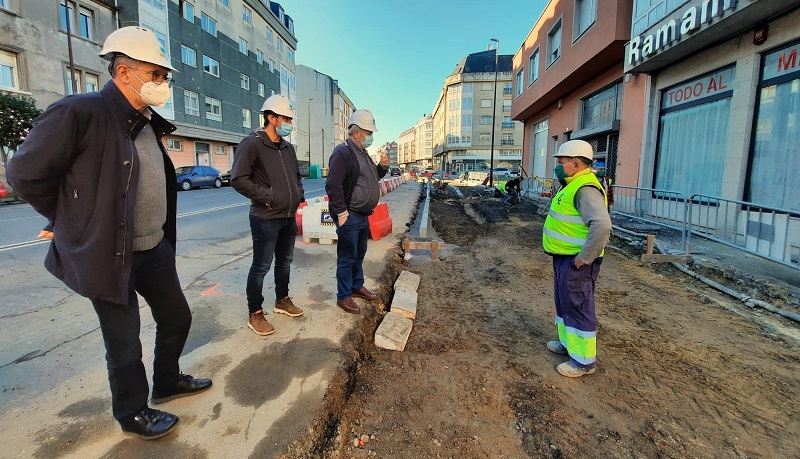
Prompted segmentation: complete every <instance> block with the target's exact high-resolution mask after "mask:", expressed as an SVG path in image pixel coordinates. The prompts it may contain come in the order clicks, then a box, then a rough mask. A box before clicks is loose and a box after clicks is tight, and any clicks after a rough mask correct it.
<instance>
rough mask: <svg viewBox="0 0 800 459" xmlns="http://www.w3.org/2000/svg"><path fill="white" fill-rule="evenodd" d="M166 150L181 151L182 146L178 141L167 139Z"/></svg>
mask: <svg viewBox="0 0 800 459" xmlns="http://www.w3.org/2000/svg"><path fill="white" fill-rule="evenodd" d="M167 150H173V151H183V144H182V143H181V141H180V140H178V139H167Z"/></svg>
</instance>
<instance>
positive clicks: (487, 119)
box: [481, 116, 492, 124]
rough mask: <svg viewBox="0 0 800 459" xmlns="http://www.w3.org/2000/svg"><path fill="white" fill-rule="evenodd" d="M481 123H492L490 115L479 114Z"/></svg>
mask: <svg viewBox="0 0 800 459" xmlns="http://www.w3.org/2000/svg"><path fill="white" fill-rule="evenodd" d="M481 124H492V117H491V116H481Z"/></svg>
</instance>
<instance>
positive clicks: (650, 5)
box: [631, 0, 687, 37]
mask: <svg viewBox="0 0 800 459" xmlns="http://www.w3.org/2000/svg"><path fill="white" fill-rule="evenodd" d="M686 1H687V0H634V1H633V30H632V32H631V36H632V37H635V36H636V35H639V34H640V33H642V32H644V31H645V30H647V29H648V28H649V27H650V26H651V25H654V24H656V23H657V22H659V21H661V20H662V19H664V18H665V17H666V16H667V15H668V14H670V13H672V12H673V11H675V10H676V9H678V7H679V6H681V5H683V4H684V3H686Z"/></svg>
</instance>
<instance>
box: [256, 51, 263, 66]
mask: <svg viewBox="0 0 800 459" xmlns="http://www.w3.org/2000/svg"><path fill="white" fill-rule="evenodd" d="M256 62H258V64H259V65H261V64H263V63H264V51H261V50H260V49H256Z"/></svg>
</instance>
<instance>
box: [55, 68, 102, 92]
mask: <svg viewBox="0 0 800 459" xmlns="http://www.w3.org/2000/svg"><path fill="white" fill-rule="evenodd" d="M74 73H75V75H74V76H73V72H71V71H70V68H69V67H67V68H66V69H65V72H64V79H65V81H66V87H67V94H68V95H70V94H75V91H74V89H73V83H74V82H77V84H78V89H79V90H78V92H79V93H80V92H84V93H86V92H94V91H97V90H98V89H100V83H99V82H100V76H99V75H95V74H93V73H88V72H84V71H83V70H80V69H76V70H75V72H74ZM73 79H74V81H73ZM81 89H82V91H81Z"/></svg>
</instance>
